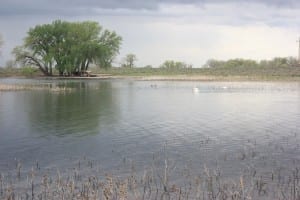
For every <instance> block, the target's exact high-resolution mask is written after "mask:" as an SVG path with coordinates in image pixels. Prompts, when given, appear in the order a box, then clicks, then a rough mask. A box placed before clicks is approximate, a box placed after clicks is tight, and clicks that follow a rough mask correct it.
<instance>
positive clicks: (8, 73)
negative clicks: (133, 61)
mask: <svg viewBox="0 0 300 200" xmlns="http://www.w3.org/2000/svg"><path fill="white" fill-rule="evenodd" d="M92 74H93V75H94V77H76V76H71V77H61V76H57V75H55V76H51V77H47V76H43V75H42V74H41V73H40V72H39V71H34V72H33V73H29V74H28V73H27V74H26V72H25V73H24V70H22V69H16V68H12V69H1V68H0V78H9V77H17V78H50V79H51V78H53V79H133V80H145V81H300V67H291V66H287V67H259V68H254V67H251V68H250V67H246V68H245V67H231V68H186V69H177V70H168V69H161V68H110V69H96V68H94V69H92Z"/></svg>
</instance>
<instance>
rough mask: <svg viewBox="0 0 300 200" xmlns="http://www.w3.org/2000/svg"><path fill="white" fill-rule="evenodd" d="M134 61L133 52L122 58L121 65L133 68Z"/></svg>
mask: <svg viewBox="0 0 300 200" xmlns="http://www.w3.org/2000/svg"><path fill="white" fill-rule="evenodd" d="M135 61H137V57H136V55H134V54H127V55H126V56H125V58H124V63H123V64H122V67H128V68H133V67H135Z"/></svg>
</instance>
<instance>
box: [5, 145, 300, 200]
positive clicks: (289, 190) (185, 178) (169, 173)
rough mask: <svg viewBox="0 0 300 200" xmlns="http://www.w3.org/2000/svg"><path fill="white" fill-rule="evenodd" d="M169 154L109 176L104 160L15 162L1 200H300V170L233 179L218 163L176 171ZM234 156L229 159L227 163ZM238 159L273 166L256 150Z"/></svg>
mask: <svg viewBox="0 0 300 200" xmlns="http://www.w3.org/2000/svg"><path fill="white" fill-rule="evenodd" d="M281 148H283V147H281ZM260 154H262V155H260ZM166 156H167V154H166V152H165V151H164V150H162V151H160V152H157V153H155V154H153V160H152V164H151V165H149V166H148V167H146V168H144V170H143V171H141V172H139V171H138V170H137V169H136V166H135V164H134V162H131V161H128V160H127V159H125V158H124V159H123V161H122V164H121V165H122V166H120V168H121V169H119V170H121V171H122V170H123V172H121V173H120V171H112V170H111V171H108V172H106V171H104V170H103V169H102V168H101V163H100V162H97V161H95V160H91V159H88V158H86V157H84V158H81V159H78V160H75V161H74V160H73V161H71V160H70V161H71V162H72V163H73V164H72V165H71V166H70V167H69V168H67V169H65V170H63V171H60V169H58V168H56V167H53V168H42V167H41V166H40V163H39V162H36V163H35V164H34V166H33V167H31V169H26V167H25V166H23V165H22V163H21V161H19V160H15V166H14V167H13V169H12V170H10V171H9V172H7V173H6V172H2V173H0V198H1V199H5V200H23V199H25V200H27V199H30V200H35V199H39V200H48V199H66V200H68V199H78V200H80V199H81V200H83V199H85V200H93V199H100V200H127V199H128V200H131V199H137V200H142V199H144V200H188V199H191V200H195V199H198V200H248V199H264V200H273V199H277V200H287V199H288V200H298V199H299V198H300V193H299V191H300V171H299V168H298V167H293V166H276V165H274V164H273V165H274V166H273V168H272V169H269V168H268V169H265V170H262V169H260V168H259V167H255V166H254V165H253V166H251V165H248V166H245V167H244V168H243V169H241V170H238V172H236V173H235V175H234V176H229V177H228V175H226V173H224V171H223V169H222V168H221V167H220V166H218V165H217V164H216V165H215V166H214V167H212V168H208V167H206V166H205V165H204V166H199V167H198V169H197V172H195V171H193V170H192V169H191V168H190V167H189V164H188V163H186V166H185V167H183V168H181V169H178V168H176V164H175V162H174V160H171V159H169V158H168V157H166ZM235 156H236V155H227V156H226V157H224V160H227V159H231V158H230V157H232V158H233V157H235ZM235 159H237V161H238V162H245V161H246V160H248V161H250V162H251V161H253V160H257V159H258V160H261V161H262V162H263V163H265V164H264V166H266V165H268V164H270V162H273V161H272V159H270V158H268V157H265V156H264V155H263V153H262V152H258V151H257V149H256V148H254V149H249V150H248V151H245V150H243V151H241V155H238V156H237V157H235ZM232 161H233V160H232ZM232 161H228V162H232ZM217 162H222V161H220V160H219V161H216V163H217ZM266 163H268V164H266ZM297 163H298V162H297V161H296V160H295V162H294V165H296V166H297ZM290 164H291V163H290ZM10 168H11V167H10ZM225 170H226V168H225Z"/></svg>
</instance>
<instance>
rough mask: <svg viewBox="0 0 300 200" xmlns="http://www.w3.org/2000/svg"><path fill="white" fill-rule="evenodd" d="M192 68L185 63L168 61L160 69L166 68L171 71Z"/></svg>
mask: <svg viewBox="0 0 300 200" xmlns="http://www.w3.org/2000/svg"><path fill="white" fill-rule="evenodd" d="M190 67H191V66H188V65H187V64H185V63H184V62H178V61H174V60H166V61H165V62H164V63H163V64H162V65H161V66H160V68H165V69H169V70H176V69H185V68H190Z"/></svg>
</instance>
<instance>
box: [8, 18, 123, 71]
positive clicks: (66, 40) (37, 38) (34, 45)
mask: <svg viewBox="0 0 300 200" xmlns="http://www.w3.org/2000/svg"><path fill="white" fill-rule="evenodd" d="M120 45H121V37H120V36H118V35H117V34H116V33H115V32H111V31H108V30H104V29H103V28H102V27H101V26H100V25H99V24H98V23H97V22H91V21H85V22H66V21H60V20H57V21H54V22H53V23H51V24H44V25H37V26H36V27H34V28H31V29H30V30H29V32H28V35H27V37H26V38H25V42H24V45H23V46H20V47H16V48H15V49H14V51H13V53H14V54H15V56H16V60H17V61H21V62H23V64H25V65H28V64H30V65H35V66H37V67H38V68H39V69H40V70H41V71H42V72H43V73H44V74H45V75H52V74H53V69H54V68H56V69H57V70H58V72H59V74H60V75H63V74H65V75H68V76H70V75H72V74H76V75H80V74H81V73H82V72H84V71H86V70H87V69H88V67H89V65H90V64H91V63H95V64H98V65H99V66H100V67H110V66H111V63H112V61H113V59H114V57H115V56H116V55H117V54H118V53H119V47H120Z"/></svg>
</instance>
